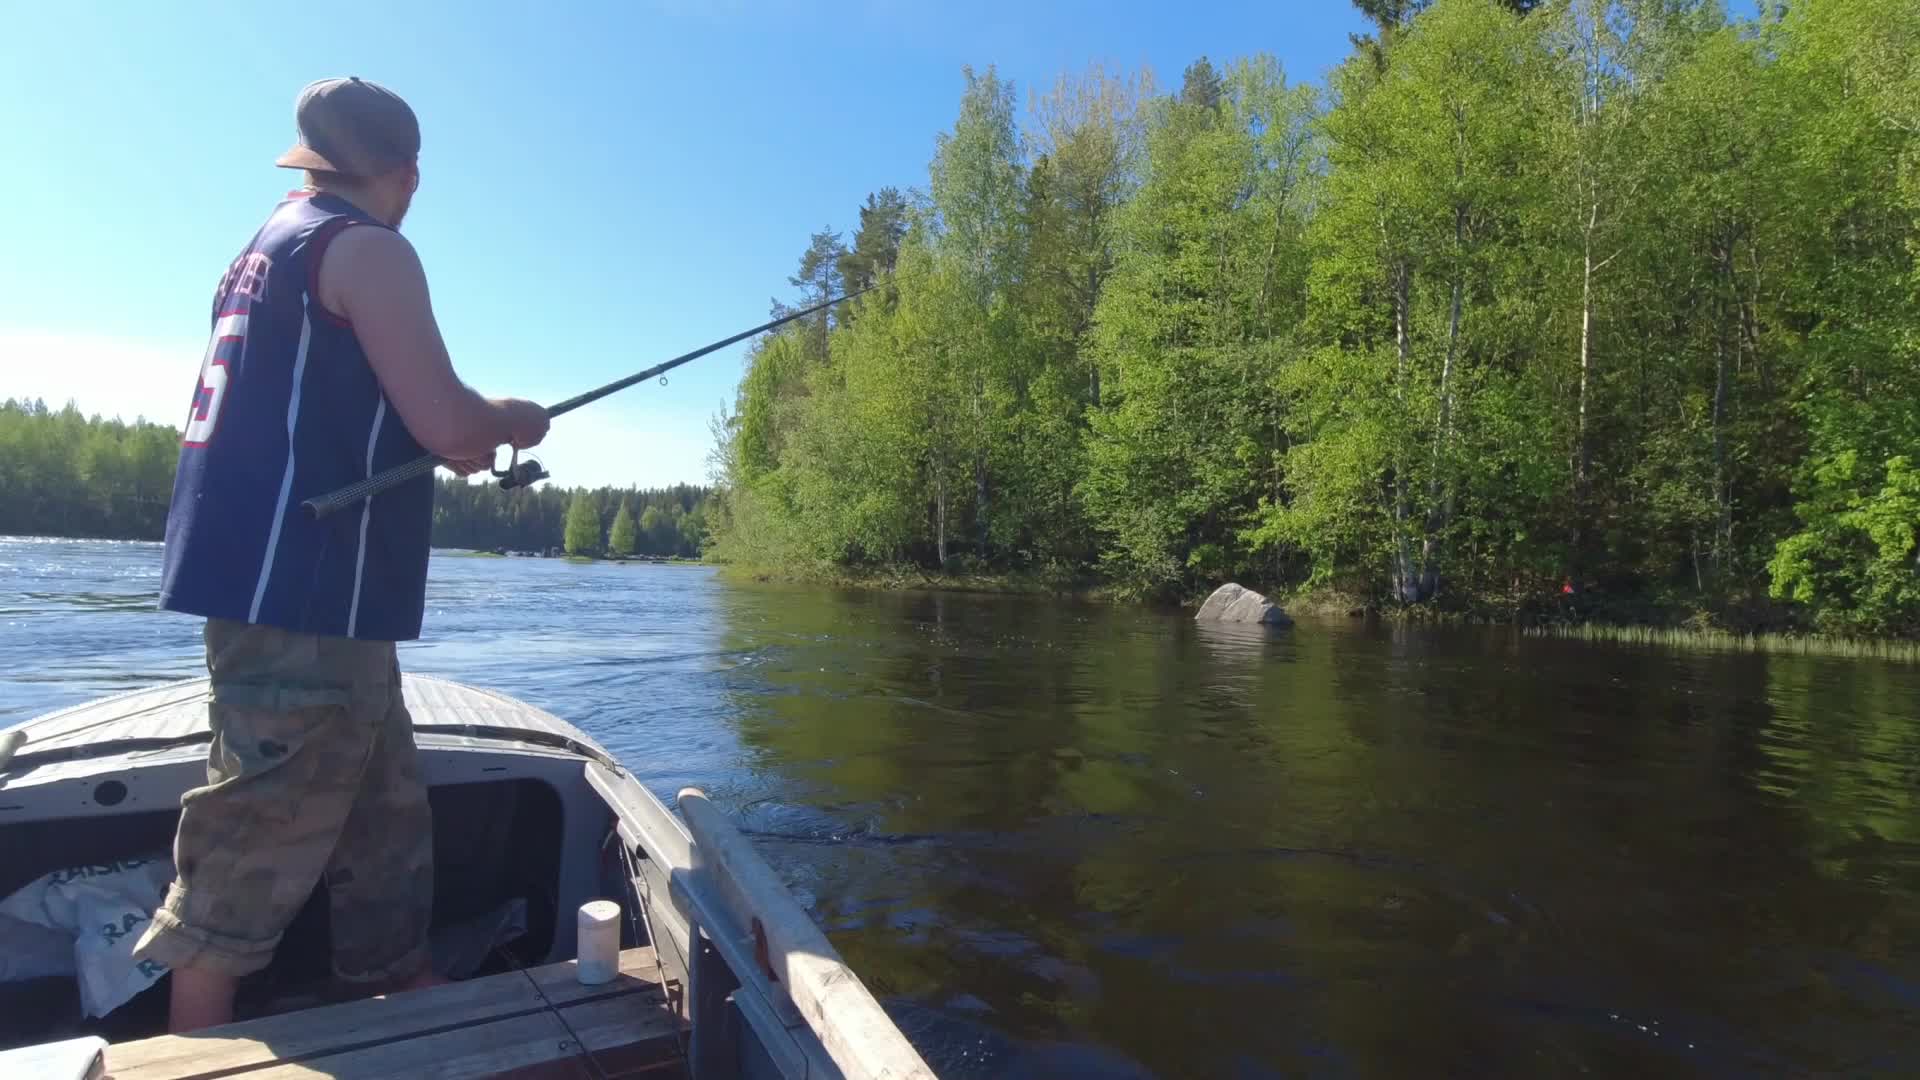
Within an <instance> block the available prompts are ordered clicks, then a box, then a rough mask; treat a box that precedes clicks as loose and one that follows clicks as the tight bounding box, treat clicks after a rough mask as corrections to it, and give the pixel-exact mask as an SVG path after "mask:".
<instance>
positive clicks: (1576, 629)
mask: <svg viewBox="0 0 1920 1080" xmlns="http://www.w3.org/2000/svg"><path fill="white" fill-rule="evenodd" d="M1527 634H1528V636H1530V637H1553V638H1565V639H1569V640H1573V641H1602V642H1612V643H1615V644H1622V645H1653V646H1660V647H1664V648H1674V649H1693V650H1705V651H1713V652H1743V653H1771V654H1778V655H1787V656H1830V657H1838V658H1841V659H1848V660H1894V661H1900V662H1903V663H1909V664H1912V663H1920V642H1916V641H1899V640H1890V639H1871V638H1839V637H1821V636H1818V635H1814V634H1736V633H1732V632H1730V631H1726V630H1693V629H1686V628H1680V627H1662V626H1612V625H1607V624H1604V623H1581V624H1573V625H1567V626H1542V627H1530V628H1529V629H1528V630H1527Z"/></svg>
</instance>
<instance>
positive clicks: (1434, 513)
mask: <svg viewBox="0 0 1920 1080" xmlns="http://www.w3.org/2000/svg"><path fill="white" fill-rule="evenodd" d="M1466 231H1467V212H1466V210H1465V209H1464V208H1455V210H1454V213H1453V240H1454V249H1455V251H1456V253H1462V252H1461V251H1460V249H1461V248H1463V247H1464V246H1465V243H1466ZM1465 292H1466V268H1465V267H1464V266H1457V267H1455V268H1454V272H1453V301H1452V304H1451V306H1450V308H1449V311H1448V314H1447V351H1446V354H1445V356H1444V357H1443V359H1442V360H1441V361H1440V415H1439V417H1438V418H1437V420H1436V422H1435V424H1434V430H1433V460H1432V473H1431V475H1430V476H1429V477H1428V479H1427V499H1428V504H1429V505H1428V509H1427V535H1426V537H1425V538H1424V539H1422V540H1421V542H1420V599H1422V600H1430V599H1432V598H1433V596H1434V594H1435V593H1437V592H1439V591H1440V533H1441V532H1442V531H1443V530H1445V529H1446V527H1447V522H1448V520H1449V519H1450V518H1452V516H1453V491H1452V485H1451V484H1450V483H1448V482H1447V481H1446V480H1445V478H1444V476H1443V472H1444V471H1445V466H1444V462H1445V460H1446V450H1447V443H1448V441H1449V440H1450V439H1451V436H1452V433H1453V364H1454V358H1455V357H1456V356H1457V355H1458V354H1459V351H1460V308H1461V304H1462V302H1463V300H1464V296H1465Z"/></svg>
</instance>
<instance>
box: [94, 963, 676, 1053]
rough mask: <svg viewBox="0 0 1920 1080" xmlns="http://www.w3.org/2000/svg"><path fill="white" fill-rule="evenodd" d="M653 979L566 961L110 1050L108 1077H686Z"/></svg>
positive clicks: (635, 967) (649, 974)
mask: <svg viewBox="0 0 1920 1080" xmlns="http://www.w3.org/2000/svg"><path fill="white" fill-rule="evenodd" d="M659 978H660V976H659V969H658V968H657V966H656V965H655V962H654V955H653V950H652V949H651V948H646V947H642V948H635V949H627V950H624V951H623V952H622V953H621V954H620V975H619V976H618V977H617V978H615V979H614V980H613V981H612V982H607V983H602V984H600V985H598V986H583V985H581V984H580V982H579V980H578V979H576V978H575V977H574V964H573V963H572V962H571V961H568V962H565V963H559V964H549V965H546V966H544V967H539V968H531V969H528V970H526V971H513V972H506V973H503V974H499V975H489V976H486V977H484V978H478V979H470V980H467V981H465V982H457V983H450V984H448V985H445V986H436V987H432V988H430V989H426V990H411V991H407V992H404V993H398V994H389V995H385V996H381V997H372V998H365V999H362V1000H359V1001H349V1002H344V1003H342V1004H338V1005H324V1006H319V1007H316V1008H311V1009H302V1010H300V1011H298V1012H290V1013H282V1014H280V1015H277V1016H268V1017H262V1018H260V1019H258V1020H247V1021H242V1022H239V1023H234V1024H226V1025H223V1026H221V1027H217V1028H208V1029H206V1030H205V1031H199V1032H194V1033H192V1034H190V1035H162V1036H158V1037H155V1038H151V1039H141V1040H138V1041H135V1042H124V1043H117V1044H115V1045H113V1046H111V1047H109V1048H108V1050H107V1062H106V1064H107V1073H108V1075H109V1076H110V1077H112V1080H213V1078H215V1077H235V1078H238V1080H293V1078H296V1077H300V1078H307V1077H333V1078H336V1080H373V1078H376V1077H380V1078H385V1077H394V1078H396V1080H397V1078H400V1077H406V1078H414V1077H438V1078H447V1080H453V1078H465V1077H502V1076H510V1077H516V1078H521V1077H580V1078H582V1080H592V1078H594V1077H598V1076H605V1077H609V1078H611V1077H622V1076H644V1077H647V1078H648V1080H665V1078H666V1077H676V1076H684V1072H683V1071H682V1065H681V1056H680V1038H681V1037H682V1033H683V1032H684V1027H683V1025H682V1023H681V1021H680V1018H679V1016H678V1015H677V1013H676V1011H675V1007H674V1005H675V1002H677V1001H678V999H679V988H678V987H677V986H674V985H672V984H669V985H668V986H667V987H663V986H662V984H661V982H660V981H659ZM669 993H671V994H672V996H673V1000H672V1001H670V1000H669V996H668V995H669ZM587 1055H591V1057H592V1064H591V1065H590V1064H589V1063H588V1061H587V1060H586V1056H587ZM596 1067H597V1069H596Z"/></svg>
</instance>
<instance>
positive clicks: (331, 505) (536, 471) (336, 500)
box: [300, 281, 884, 521]
mask: <svg viewBox="0 0 1920 1080" xmlns="http://www.w3.org/2000/svg"><path fill="white" fill-rule="evenodd" d="M883 283H884V282H882V281H875V282H874V283H873V284H871V285H868V286H865V287H864V288H860V289H855V290H854V291H853V292H850V293H847V294H846V295H844V296H839V297H835V298H834V299H832V300H827V301H823V302H821V303H818V304H815V305H813V306H812V307H810V308H807V309H805V310H803V311H796V312H793V313H791V314H788V315H782V316H781V317H779V318H777V319H773V320H771V321H769V322H764V323H761V324H760V325H759V326H756V327H754V328H753V329H751V330H743V331H741V332H740V333H738V334H735V335H733V336H732V337H730V338H723V339H721V340H719V341H716V342H714V343H713V344H711V345H703V346H701V347H700V348H698V349H695V350H693V351H692V352H689V353H682V354H680V355H679V356H676V357H674V358H673V359H671V360H668V361H667V362H665V363H663V364H655V365H654V366H652V367H650V368H648V369H646V370H645V371H636V372H634V373H633V374H632V375H629V376H627V377H626V378H624V379H616V380H614V381H613V382H610V383H608V384H607V385H605V386H602V387H599V388H597V389H593V390H589V391H587V392H586V393H584V394H580V395H578V396H576V397H570V398H568V399H567V400H565V401H562V402H560V403H559V404H557V405H550V406H548V407H547V416H549V417H555V416H559V415H561V414H562V413H570V412H572V411H573V410H575V409H577V408H579V407H580V406H582V405H590V404H592V403H593V402H596V401H599V400H600V399H601V398H603V397H606V396H607V395H608V394H617V393H619V392H620V391H622V390H625V389H626V388H627V387H629V386H632V385H633V384H635V383H641V382H645V381H647V380H648V379H651V378H654V377H655V376H658V375H664V374H666V373H667V372H669V371H672V370H673V369H674V368H677V367H679V366H680V365H681V364H684V363H686V362H688V361H689V360H698V359H700V358H701V357H703V356H705V355H707V354H708V353H710V352H713V351H714V350H715V349H724V348H726V347H727V346H729V345H732V344H733V343H734V342H737V341H744V340H746V339H747V338H750V337H752V336H754V335H755V334H764V333H766V332H767V331H769V330H772V329H774V328H775V327H779V326H784V325H786V324H787V323H790V322H792V321H794V320H795V319H804V318H806V317H807V316H808V315H812V314H813V313H814V312H817V311H825V310H826V309H827V308H830V307H832V306H833V305H835V304H844V303H846V302H847V301H849V300H851V299H853V298H854V297H856V296H859V295H860V294H862V293H866V292H871V291H872V290H874V289H877V288H879V287H880V286H881V285H882V284H883ZM495 452H496V453H497V452H498V451H495ZM448 460H449V459H447V458H443V457H441V456H439V455H438V454H423V455H421V456H420V457H417V458H414V459H413V460H412V461H409V462H407V463H406V464H404V465H395V466H394V467H393V468H391V469H387V470H386V471H384V472H379V473H375V474H374V475H372V476H369V477H367V478H366V479H365V480H361V481H359V482H357V483H353V484H348V485H347V486H346V487H343V488H341V489H340V490H338V491H330V492H328V493H327V494H325V495H316V496H315V497H313V498H311V499H307V500H305V501H303V502H301V504H300V505H301V506H302V507H304V508H305V509H306V511H307V516H308V517H309V518H312V519H313V520H315V521H318V520H319V519H321V518H323V517H326V516H327V515H328V514H332V513H335V512H336V511H339V510H343V509H345V508H346V507H349V506H352V505H353V504H354V503H357V502H359V501H360V500H362V499H370V498H372V497H373V496H375V495H378V494H380V493H381V492H383V491H386V490H387V489H388V488H391V487H395V486H397V485H399V484H403V483H405V482H406V481H408V480H411V479H413V478H414V477H416V476H420V475H423V474H425V473H430V472H432V471H433V470H434V469H435V468H436V467H438V466H441V465H445V464H447V463H448ZM489 471H491V472H492V473H493V475H495V476H497V477H499V478H500V486H501V487H503V488H516V487H525V486H527V485H529V484H532V483H534V482H535V481H538V480H543V479H545V478H546V477H547V472H546V470H545V469H542V468H541V467H540V463H539V462H537V461H526V462H522V461H521V460H520V450H519V448H518V447H516V448H514V451H513V454H512V456H511V457H510V458H509V459H508V462H507V467H506V468H505V469H490V470H489Z"/></svg>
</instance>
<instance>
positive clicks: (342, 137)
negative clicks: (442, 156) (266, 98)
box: [274, 75, 420, 177]
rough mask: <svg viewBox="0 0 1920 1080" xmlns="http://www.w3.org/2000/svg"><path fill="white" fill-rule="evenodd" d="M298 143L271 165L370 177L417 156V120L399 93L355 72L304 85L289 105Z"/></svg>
mask: <svg viewBox="0 0 1920 1080" xmlns="http://www.w3.org/2000/svg"><path fill="white" fill-rule="evenodd" d="M293 120H294V125H295V127H296V128H298V129H299V132H300V141H299V142H297V143H295V144H294V145H293V148H292V149H290V150H288V151H287V152H286V153H284V154H281V155H280V158H279V160H278V161H276V162H274V164H276V165H279V166H280V167H281V168H284V169H313V170H315V171H318V172H332V173H340V174H341V175H343V176H353V177H369V176H379V175H380V174H381V173H384V172H387V171H389V170H391V169H396V168H398V167H400V166H402V165H405V164H407V163H408V162H411V161H413V160H414V159H415V158H416V157H418V156H419V154H420V122H419V121H418V120H417V119H415V118H414V115H413V109H412V108H411V107H409V106H408V105H407V103H406V102H405V101H402V100H400V95H398V94H396V93H394V92H393V91H391V90H389V89H387V88H386V87H384V86H381V85H380V84H379V83H372V82H367V81H366V80H365V79H362V78H360V77H359V76H357V75H354V76H349V77H347V78H343V79H321V80H320V81H318V82H313V83H308V84H307V86H306V88H305V89H303V90H301V91H300V96H299V98H298V99H296V100H295V102H294V106H293Z"/></svg>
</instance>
